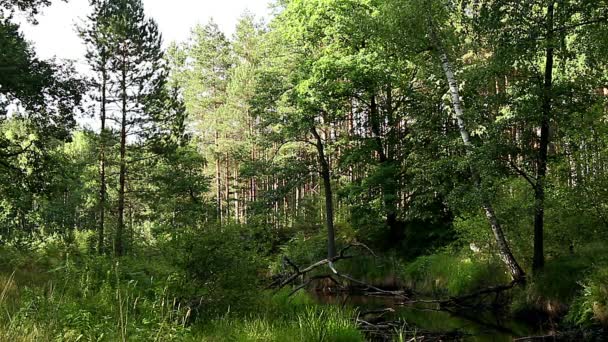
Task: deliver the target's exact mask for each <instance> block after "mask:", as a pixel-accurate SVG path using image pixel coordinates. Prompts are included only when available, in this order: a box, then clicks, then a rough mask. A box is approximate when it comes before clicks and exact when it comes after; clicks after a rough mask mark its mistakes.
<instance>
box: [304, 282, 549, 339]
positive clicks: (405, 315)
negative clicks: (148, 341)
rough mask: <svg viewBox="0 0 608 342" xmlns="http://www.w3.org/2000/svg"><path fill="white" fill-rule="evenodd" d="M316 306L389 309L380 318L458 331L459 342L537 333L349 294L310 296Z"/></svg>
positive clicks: (507, 322) (471, 314)
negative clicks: (386, 313)
mask: <svg viewBox="0 0 608 342" xmlns="http://www.w3.org/2000/svg"><path fill="white" fill-rule="evenodd" d="M310 295H311V296H312V297H313V298H314V299H315V300H316V301H317V302H319V303H323V304H328V305H339V306H343V307H357V308H359V311H360V312H365V311H368V310H375V309H380V308H393V309H394V310H395V312H394V313H391V314H389V315H386V316H384V318H385V319H387V320H403V321H405V322H407V323H408V325H410V326H415V327H417V328H418V329H422V330H425V331H432V332H453V331H459V332H462V333H464V334H465V336H466V337H464V338H462V339H461V340H462V341H474V342H491V341H496V342H502V341H513V339H514V338H518V337H524V336H530V335H537V334H541V332H539V331H537V330H535V329H533V328H532V327H530V326H529V325H527V324H526V323H525V322H518V321H516V320H513V319H506V318H505V317H504V316H501V315H499V314H494V313H491V312H484V313H481V312H475V311H463V312H460V311H459V312H453V311H446V310H439V309H438V307H437V306H436V305H434V304H414V305H400V303H399V302H397V301H395V300H394V299H393V298H387V297H369V296H361V295H349V294H338V295H335V294H332V295H328V294H325V293H322V292H310Z"/></svg>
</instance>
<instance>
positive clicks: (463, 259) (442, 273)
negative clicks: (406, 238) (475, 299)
mask: <svg viewBox="0 0 608 342" xmlns="http://www.w3.org/2000/svg"><path fill="white" fill-rule="evenodd" d="M402 278H403V279H405V280H406V282H407V285H408V286H409V287H410V288H412V289H414V290H415V291H417V292H419V293H423V294H427V295H433V296H446V295H447V296H458V295H463V294H467V293H470V292H472V291H474V290H477V289H479V288H483V287H487V286H492V285H496V284H504V283H507V282H508V281H509V279H508V276H507V275H506V273H505V271H504V269H503V267H502V266H501V264H500V263H499V262H498V261H496V260H494V259H492V258H487V257H484V256H482V255H474V256H471V255H468V254H466V253H460V254H452V253H448V252H441V253H438V254H432V255H428V256H422V257H419V258H417V259H416V260H414V261H413V262H411V263H410V264H408V265H407V266H406V267H405V269H404V271H403V274H402Z"/></svg>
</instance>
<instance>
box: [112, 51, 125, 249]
mask: <svg viewBox="0 0 608 342" xmlns="http://www.w3.org/2000/svg"><path fill="white" fill-rule="evenodd" d="M120 87H121V92H122V94H121V100H122V120H121V123H120V176H119V186H118V227H117V228H116V241H114V253H115V254H116V255H118V256H121V255H123V254H124V241H123V235H124V227H125V222H124V220H125V217H124V216H125V182H126V173H127V161H126V154H127V153H126V152H127V66H126V60H124V59H123V65H122V79H121V82H120Z"/></svg>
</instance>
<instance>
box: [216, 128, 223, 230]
mask: <svg viewBox="0 0 608 342" xmlns="http://www.w3.org/2000/svg"><path fill="white" fill-rule="evenodd" d="M219 138H220V133H219V132H215V187H216V190H215V197H216V207H217V208H216V209H217V218H218V220H219V223H220V226H221V225H222V221H223V220H222V219H223V217H222V179H221V177H222V174H221V172H220V171H221V170H220V162H221V161H220V154H219V152H218V151H219Z"/></svg>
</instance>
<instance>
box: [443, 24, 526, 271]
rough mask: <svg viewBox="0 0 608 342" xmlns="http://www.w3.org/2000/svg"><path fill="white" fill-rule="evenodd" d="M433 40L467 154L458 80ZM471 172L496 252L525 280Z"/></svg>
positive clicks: (476, 175) (468, 142)
mask: <svg viewBox="0 0 608 342" xmlns="http://www.w3.org/2000/svg"><path fill="white" fill-rule="evenodd" d="M433 40H434V42H433V43H434V44H435V47H436V50H437V53H438V54H439V59H440V61H441V66H442V68H443V71H444V73H445V76H446V79H447V81H448V85H449V88H450V95H451V99H452V106H453V108H454V115H455V117H456V121H457V122H458V129H459V131H460V136H461V138H462V142H463V143H464V145H465V147H466V148H467V154H468V155H470V154H471V153H472V152H473V144H472V143H471V135H470V134H469V132H468V130H467V128H466V126H465V123H464V110H463V107H462V102H461V101H460V92H459V89H458V81H457V80H456V76H455V75H454V69H453V68H452V64H451V63H450V60H449V59H448V56H447V53H446V52H445V50H444V49H443V46H442V45H441V43H440V42H439V39H438V38H437V37H436V36H435V35H434V33H433ZM471 174H472V175H473V180H474V182H475V186H476V187H477V189H478V191H479V193H480V194H481V197H482V207H483V209H484V211H485V214H486V217H487V218H488V222H489V223H490V227H491V229H492V233H493V235H494V239H495V240H496V245H497V247H498V253H499V255H500V258H501V259H502V261H503V262H504V263H505V265H506V266H507V268H508V269H509V272H510V273H511V277H513V280H516V281H525V273H524V271H523V269H522V268H521V267H520V266H519V264H518V263H517V260H515V257H514V256H513V253H511V250H510V248H509V244H508V243H507V240H506V238H505V235H504V232H503V230H502V227H501V225H500V222H499V221H498V218H497V217H496V213H495V211H494V208H493V207H492V204H491V203H490V200H489V199H488V198H487V195H486V194H485V192H484V189H483V183H482V181H481V177H480V175H479V172H478V171H477V170H476V168H475V167H474V166H471Z"/></svg>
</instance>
